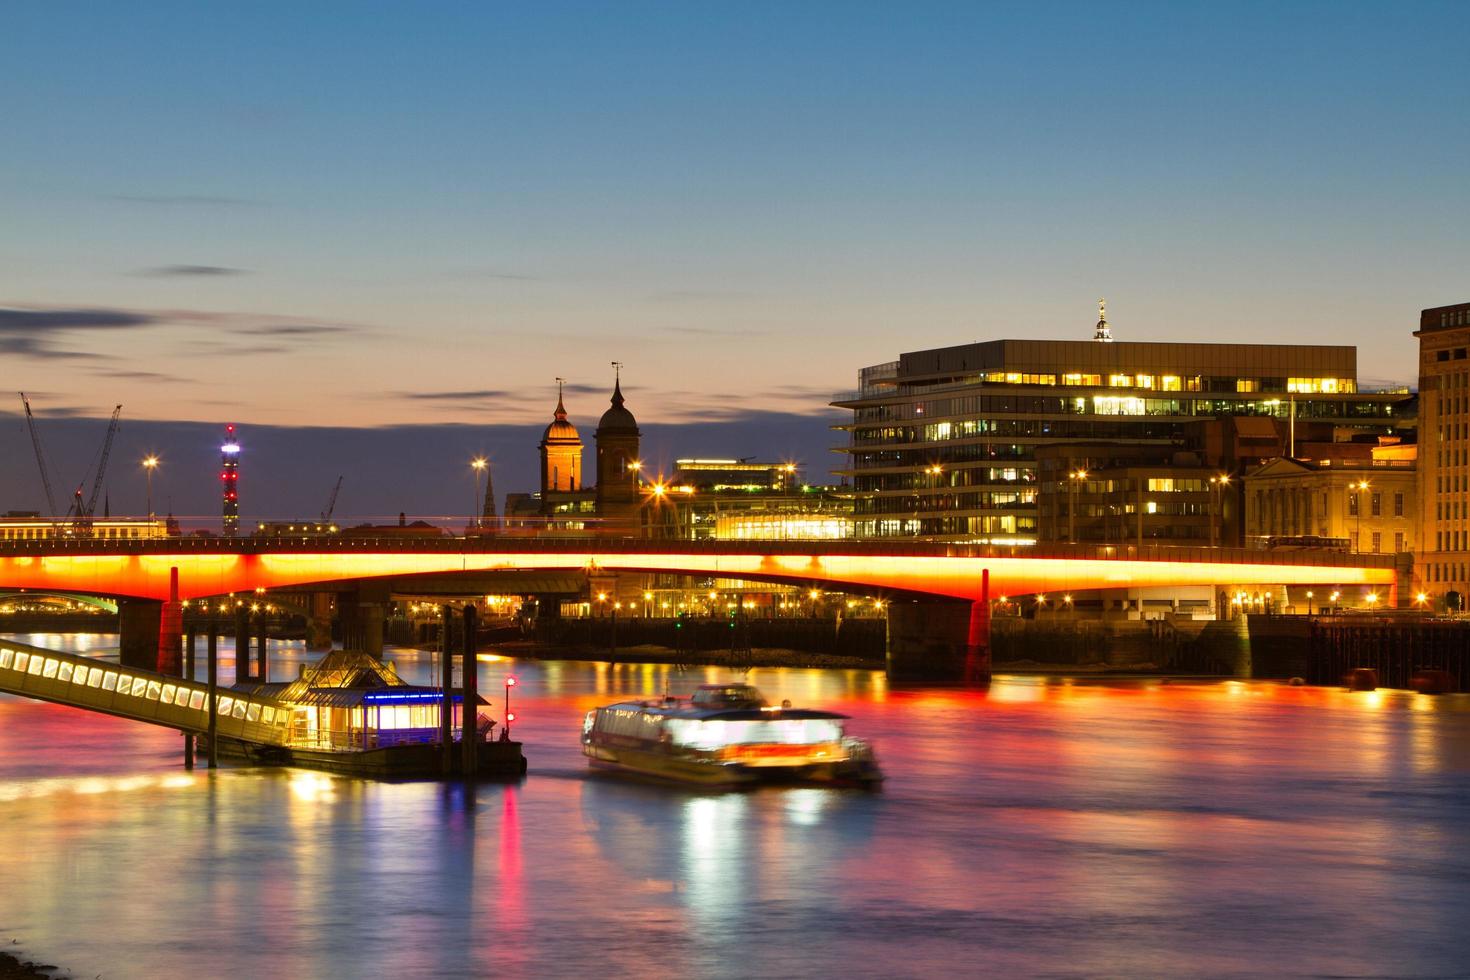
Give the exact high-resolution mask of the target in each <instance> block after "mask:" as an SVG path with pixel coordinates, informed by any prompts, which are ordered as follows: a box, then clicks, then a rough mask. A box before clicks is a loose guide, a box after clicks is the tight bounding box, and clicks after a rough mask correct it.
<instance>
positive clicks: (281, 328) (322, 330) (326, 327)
mask: <svg viewBox="0 0 1470 980" xmlns="http://www.w3.org/2000/svg"><path fill="white" fill-rule="evenodd" d="M356 329H357V328H355V327H344V326H342V325H341V324H334V323H282V324H272V325H267V326H262V327H246V328H245V329H243V330H241V331H240V332H241V333H242V334H247V335H249V336H251V337H326V336H330V335H332V334H339V333H353V332H355V331H356Z"/></svg>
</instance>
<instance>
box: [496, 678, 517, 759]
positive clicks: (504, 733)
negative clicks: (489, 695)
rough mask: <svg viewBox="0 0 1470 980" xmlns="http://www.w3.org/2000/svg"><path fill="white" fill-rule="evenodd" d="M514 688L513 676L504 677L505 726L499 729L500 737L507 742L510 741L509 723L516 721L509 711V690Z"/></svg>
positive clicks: (512, 713)
mask: <svg viewBox="0 0 1470 980" xmlns="http://www.w3.org/2000/svg"><path fill="white" fill-rule="evenodd" d="M515 686H516V679H515V675H514V674H506V675H505V725H504V726H503V727H502V728H501V729H500V737H501V738H503V739H505V740H506V741H507V742H509V741H510V723H511V722H513V721H515V720H516V715H515V712H514V711H511V710H510V689H511V688H513V687H515Z"/></svg>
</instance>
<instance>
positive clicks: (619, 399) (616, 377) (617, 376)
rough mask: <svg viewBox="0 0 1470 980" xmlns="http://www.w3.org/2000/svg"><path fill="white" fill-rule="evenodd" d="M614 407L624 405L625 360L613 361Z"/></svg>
mask: <svg viewBox="0 0 1470 980" xmlns="http://www.w3.org/2000/svg"><path fill="white" fill-rule="evenodd" d="M612 366H613V394H612V403H613V408H622V407H623V362H622V361H613V362H612Z"/></svg>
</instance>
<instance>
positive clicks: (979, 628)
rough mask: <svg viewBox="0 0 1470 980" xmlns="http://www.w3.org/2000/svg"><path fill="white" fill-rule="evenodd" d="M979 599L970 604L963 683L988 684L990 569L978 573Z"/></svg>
mask: <svg viewBox="0 0 1470 980" xmlns="http://www.w3.org/2000/svg"><path fill="white" fill-rule="evenodd" d="M980 574H981V578H980V598H978V599H976V600H975V601H974V602H972V603H970V632H969V635H968V636H967V637H966V641H965V683H966V684H989V683H990V569H988V568H987V569H985V570H984V571H983V572H981V573H980Z"/></svg>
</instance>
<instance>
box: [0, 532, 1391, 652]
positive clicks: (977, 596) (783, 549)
mask: <svg viewBox="0 0 1470 980" xmlns="http://www.w3.org/2000/svg"><path fill="white" fill-rule="evenodd" d="M175 573H176V575H177V591H176V592H174V593H172V594H171V591H170V589H171V586H170V582H171V580H172V579H173V577H174V575H175ZM589 573H590V574H597V575H615V574H620V573H627V574H650V573H651V574H679V575H691V576H697V577H715V578H722V579H738V580H748V581H758V582H773V583H782V584H789V585H795V586H800V587H803V588H821V589H826V590H834V591H842V592H848V593H857V594H866V595H875V596H883V597H885V598H887V599H889V600H892V604H891V605H890V636H891V637H892V636H893V635H894V633H895V630H897V631H898V632H902V631H904V630H906V629H909V626H908V625H907V624H908V623H909V622H910V620H912V621H913V623H914V624H916V628H922V629H921V631H923V632H926V633H932V632H934V631H935V630H936V629H937V630H941V631H942V630H944V629H951V631H953V630H954V629H958V630H959V631H960V632H961V633H965V634H966V635H965V636H964V637H963V638H962V639H961V640H959V641H957V642H958V643H959V645H960V646H962V647H963V646H964V645H965V644H967V643H968V644H969V645H970V646H972V647H973V646H974V644H975V642H976V637H977V634H976V630H977V629H983V630H984V631H985V632H986V635H988V627H987V626H986V625H985V623H983V622H979V620H985V621H986V622H988V613H987V611H986V610H987V608H988V603H987V600H988V599H989V598H990V597H991V596H999V595H1006V596H1012V597H1014V596H1026V595H1036V594H1043V593H1062V592H1082V591H1088V590H1139V589H1159V588H1165V589H1168V588H1181V587H1209V588H1211V589H1212V590H1222V589H1223V590H1232V589H1237V588H1244V589H1249V590H1252V591H1266V590H1274V589H1276V588H1280V587H1282V586H1307V587H1311V586H1320V587H1328V588H1331V587H1336V588H1350V587H1366V588H1372V589H1375V590H1382V592H1383V593H1384V595H1383V597H1384V598H1386V599H1387V600H1388V602H1387V605H1390V606H1391V605H1394V604H1395V603H1396V600H1397V595H1398V588H1397V580H1396V573H1395V567H1394V564H1393V559H1392V556H1386V555H1384V556H1379V555H1341V554H1333V553H1323V552H1291V553H1273V552H1262V551H1243V550H1232V549H1220V548H1200V549H1194V548H1142V549H1136V548H1132V547H1126V546H1117V545H1113V546H1103V547H1098V546H1076V547H1070V546H1062V547H1043V548H994V547H985V546H967V545H952V544H930V543H920V542H915V543H913V544H908V543H903V542H891V541H881V542H879V541H720V542H690V541H659V540H645V539H635V538H628V539H592V538H552V537H537V538H516V537H489V536H486V537H474V538H443V539H428V540H424V539H401V538H391V539H371V538H353V537H338V538H310V539H298V540H282V539H259V540H257V539H228V538H172V539H156V540H141V541H105V540H73V541H14V542H4V543H0V589H29V590H36V591H46V592H56V593H70V594H88V595H98V596H108V597H114V598H117V599H120V600H123V607H124V610H123V611H124V614H125V616H124V626H123V632H124V633H125V634H126V632H127V620H126V613H127V607H128V606H129V605H130V604H132V605H136V604H137V600H143V601H145V602H151V603H155V604H156V603H161V602H165V601H169V600H180V599H185V600H187V599H194V598H203V597H207V596H219V595H226V594H230V593H235V594H239V593H250V592H254V591H256V590H258V589H265V590H269V591H280V590H297V591H302V592H315V593H328V592H335V593H338V594H339V595H341V594H343V593H348V592H356V593H358V594H360V595H362V596H363V605H364V606H365V607H366V606H367V605H369V604H370V603H372V604H376V605H378V606H379V607H381V604H382V603H383V602H386V601H387V600H388V599H389V598H391V596H392V595H393V594H395V593H397V594H413V595H426V594H444V595H473V594H477V593H478V594H484V593H486V592H491V591H501V592H520V593H523V594H537V593H557V592H562V593H566V592H574V591H577V589H578V587H579V586H578V585H577V584H576V583H578V582H585V576H586V575H588V574H589ZM129 600H133V602H132V603H130V602H129ZM956 600H959V602H956ZM905 607H909V608H908V609H907V610H906V608H905ZM940 607H943V608H945V609H947V610H948V612H947V613H945V614H944V615H938V614H937V612H936V610H937V609H938V608H940ZM957 610H963V611H964V615H965V616H966V617H968V626H960V627H950V626H946V625H944V623H948V622H952V621H953V618H954V613H955V611H957ZM940 620H943V621H944V622H939V621H940ZM153 621H154V622H157V618H156V617H155V618H154V620H153ZM379 642H381V641H380V640H379ZM126 646H127V643H126V637H125V639H124V647H125V649H124V653H125V655H126V652H127V651H126Z"/></svg>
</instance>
